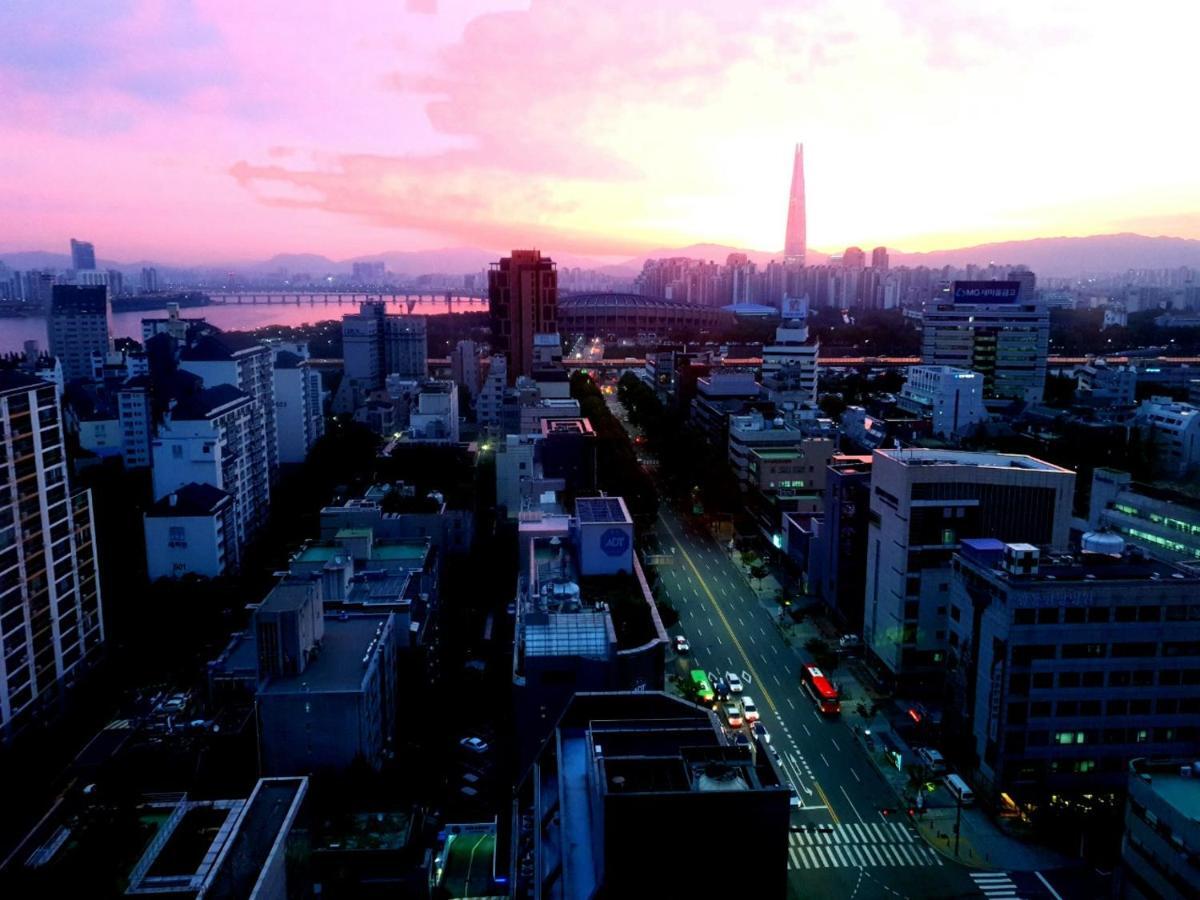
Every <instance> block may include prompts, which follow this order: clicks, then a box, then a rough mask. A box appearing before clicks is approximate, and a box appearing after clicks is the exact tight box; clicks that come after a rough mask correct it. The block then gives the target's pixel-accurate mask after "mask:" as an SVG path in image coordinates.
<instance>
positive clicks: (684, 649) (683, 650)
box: [675, 634, 692, 656]
mask: <svg viewBox="0 0 1200 900" xmlns="http://www.w3.org/2000/svg"><path fill="white" fill-rule="evenodd" d="M675 652H676V653H678V654H679V655H680V656H687V655H688V654H689V653H691V652H692V645H691V644H689V643H688V639H687V638H685V637H684V636H683V635H682V634H677V635H675Z"/></svg>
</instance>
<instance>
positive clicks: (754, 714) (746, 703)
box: [742, 697, 758, 723]
mask: <svg viewBox="0 0 1200 900" xmlns="http://www.w3.org/2000/svg"><path fill="white" fill-rule="evenodd" d="M742 713H743V715H744V716H745V719H746V721H747V722H750V723H754V722H757V721H758V707H757V706H755V705H754V700H753V699H752V698H750V697H743V698H742Z"/></svg>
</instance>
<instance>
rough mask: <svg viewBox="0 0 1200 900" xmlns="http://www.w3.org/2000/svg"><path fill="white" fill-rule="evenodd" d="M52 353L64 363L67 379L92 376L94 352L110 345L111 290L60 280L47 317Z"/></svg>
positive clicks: (100, 351)
mask: <svg viewBox="0 0 1200 900" xmlns="http://www.w3.org/2000/svg"><path fill="white" fill-rule="evenodd" d="M46 331H47V338H48V341H49V344H50V355H51V356H54V357H57V359H58V361H59V362H60V363H62V370H63V379H64V380H65V381H73V380H74V379H76V378H91V377H92V354H93V353H99V354H101V355H102V356H103V355H104V354H105V353H107V352H108V349H109V304H108V291H107V289H106V288H104V287H99V286H96V287H79V286H77V285H72V284H56V285H55V286H54V293H53V296H52V298H51V301H50V315H49V317H48V318H47V319H46Z"/></svg>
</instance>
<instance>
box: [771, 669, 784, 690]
mask: <svg viewBox="0 0 1200 900" xmlns="http://www.w3.org/2000/svg"><path fill="white" fill-rule="evenodd" d="M771 677H772V678H774V679H775V683H776V684H777V685H779V686H780V687H783V682H782V681H780V680H779V676H778V675H776V674H775V673H774V672H772V673H771Z"/></svg>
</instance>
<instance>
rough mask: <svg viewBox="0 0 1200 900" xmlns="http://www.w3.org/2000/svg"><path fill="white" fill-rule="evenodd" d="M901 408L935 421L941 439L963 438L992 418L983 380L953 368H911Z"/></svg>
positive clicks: (901, 394) (934, 430) (901, 397)
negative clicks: (985, 396)
mask: <svg viewBox="0 0 1200 900" xmlns="http://www.w3.org/2000/svg"><path fill="white" fill-rule="evenodd" d="M897 405H898V406H899V407H900V408H901V409H903V410H905V411H906V412H911V413H916V414H917V415H920V416H923V417H925V418H928V419H931V420H932V422H933V433H934V434H935V435H937V436H938V437H945V438H953V437H960V436H962V435H964V434H967V433H968V432H970V431H971V429H972V428H974V427H975V426H976V425H978V424H980V423H982V422H986V421H987V418H988V412H987V407H986V406H984V404H983V376H982V375H981V374H980V373H978V372H972V371H970V370H968V369H956V368H954V367H953V366H911V367H909V370H908V380H907V381H906V382H905V383H904V387H903V388H902V389H901V391H900V397H899V399H898V403H897Z"/></svg>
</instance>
